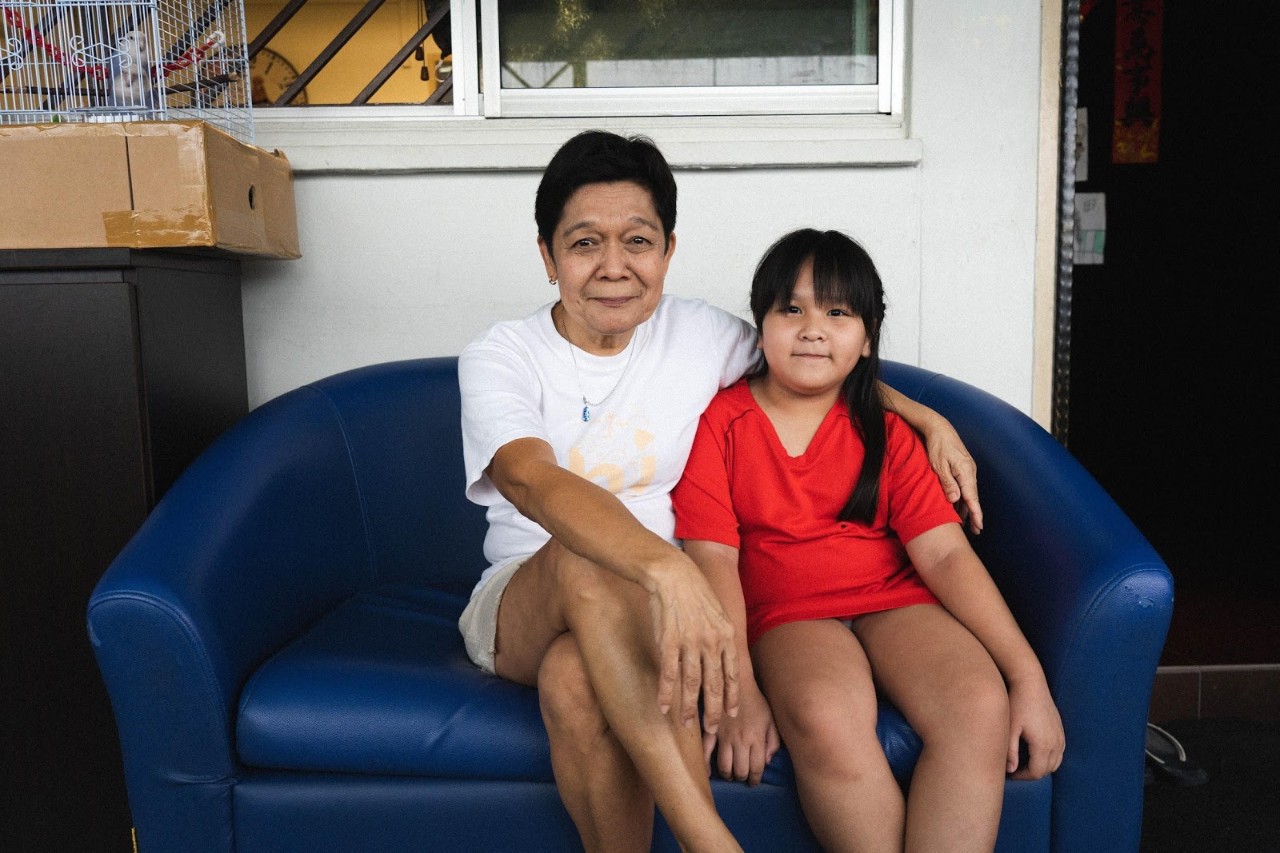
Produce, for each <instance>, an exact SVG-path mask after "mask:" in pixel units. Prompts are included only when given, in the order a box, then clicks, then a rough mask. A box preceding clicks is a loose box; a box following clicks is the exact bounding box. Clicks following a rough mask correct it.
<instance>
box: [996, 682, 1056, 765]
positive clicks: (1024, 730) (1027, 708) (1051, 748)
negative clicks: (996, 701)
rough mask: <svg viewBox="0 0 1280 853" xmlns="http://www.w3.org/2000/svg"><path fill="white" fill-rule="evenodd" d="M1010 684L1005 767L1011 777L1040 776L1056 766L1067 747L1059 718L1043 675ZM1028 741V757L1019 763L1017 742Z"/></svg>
mask: <svg viewBox="0 0 1280 853" xmlns="http://www.w3.org/2000/svg"><path fill="white" fill-rule="evenodd" d="M1035 681H1037V682H1039V683H1030V684H1027V683H1023V684H1019V683H1011V684H1010V685H1009V754H1008V765H1007V766H1008V771H1009V773H1011V774H1012V775H1013V778H1014V779H1039V778H1041V777H1042V776H1046V775H1048V774H1049V773H1052V772H1053V771H1055V770H1057V769H1058V767H1059V766H1060V765H1061V764H1062V754H1063V752H1064V751H1065V750H1066V742H1067V741H1066V735H1065V733H1064V732H1063V730H1062V718H1061V717H1060V716H1059V715H1058V708H1057V706H1056V705H1054V704H1053V699H1052V698H1051V697H1050V696H1049V688H1048V686H1047V685H1046V684H1045V683H1044V680H1043V679H1035ZM1020 741H1024V742H1025V743H1026V744H1027V761H1026V763H1025V764H1024V765H1023V766H1021V767H1020V766H1018V765H1019V762H1018V744H1019V742H1020Z"/></svg>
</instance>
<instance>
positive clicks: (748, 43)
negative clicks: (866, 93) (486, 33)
mask: <svg viewBox="0 0 1280 853" xmlns="http://www.w3.org/2000/svg"><path fill="white" fill-rule="evenodd" d="M497 9H498V14H497V17H498V32H499V46H500V62H501V68H502V75H501V84H502V87H503V88H504V89H544V88H588V89H590V88H623V89H625V88H636V87H686V86H691V87H706V86H711V87H718V86H812V85H827V86H831V85H835V86H850V85H871V84H875V83H876V82H877V54H878V49H879V37H878V33H877V27H878V18H879V15H878V3H877V2H876V0H774V1H773V2H764V0H498V3H497Z"/></svg>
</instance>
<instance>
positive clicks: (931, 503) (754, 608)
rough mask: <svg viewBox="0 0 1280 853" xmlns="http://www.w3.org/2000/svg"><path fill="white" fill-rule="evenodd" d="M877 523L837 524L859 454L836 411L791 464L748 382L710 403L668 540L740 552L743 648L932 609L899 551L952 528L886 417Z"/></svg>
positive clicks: (906, 433)
mask: <svg viewBox="0 0 1280 853" xmlns="http://www.w3.org/2000/svg"><path fill="white" fill-rule="evenodd" d="M885 427H886V433H887V436H886V448H885V462H884V471H883V473H882V474H881V477H880V499H879V504H878V506H877V509H876V518H875V523H873V524H871V525H870V526H868V525H865V524H861V523H858V522H851V521H841V520H840V519H839V517H838V516H839V514H840V510H841V509H843V508H844V505H845V503H846V502H847V501H848V499H849V495H850V493H851V492H852V491H853V486H854V483H855V482H856V481H857V477H858V472H859V471H860V470H861V469H862V459H863V455H864V448H863V444H862V439H861V437H860V436H859V435H858V433H857V432H856V431H855V430H854V428H853V423H852V421H851V419H850V417H849V411H848V409H847V407H846V406H845V405H844V402H843V401H839V402H837V403H836V405H835V406H833V407H832V409H831V411H830V412H828V413H827V416H826V418H825V419H824V420H823V422H822V424H821V426H819V427H818V431H817V432H816V433H815V434H814V436H813V440H812V441H810V442H809V446H808V448H807V449H806V450H805V452H804V453H803V454H801V455H800V456H796V457H792V456H790V455H788V453H787V451H786V449H785V448H784V447H783V446H782V442H781V441H780V440H779V438H778V434H777V432H776V431H775V430H774V428H773V423H772V422H771V421H770V420H769V417H768V416H767V415H766V414H765V413H764V411H763V410H762V409H761V408H760V407H759V406H758V405H757V404H756V401H755V398H754V397H753V396H752V394H751V389H750V388H749V387H748V386H747V383H746V381H745V380H743V381H740V382H738V383H737V384H735V385H732V386H730V387H728V388H726V389H724V390H723V391H721V392H720V393H719V394H717V395H716V397H715V398H714V399H713V400H712V401H711V404H710V405H709V406H708V407H707V410H706V412H704V413H703V415H702V418H701V420H700V421H699V423H698V433H697V436H696V438H695V439H694V442H693V450H692V452H691V453H690V455H689V462H688V464H687V465H686V466H685V470H684V476H683V478H682V479H681V480H680V483H679V485H677V486H676V489H675V491H674V492H673V493H672V500H673V503H674V507H675V513H676V536H677V537H679V538H681V539H703V540H708V541H712V542H720V543H722V544H725V545H729V546H731V547H734V548H737V549H738V575H739V577H740V578H741V580H742V591H743V593H744V595H745V597H746V604H747V633H748V641H749V642H750V643H754V642H755V641H756V640H757V639H759V637H760V636H761V635H762V634H764V632H765V631H767V630H769V629H770V628H773V627H776V626H777V625H782V624H785V623H787V622H795V621H800V620H807V619H825V618H841V619H843V618H849V617H853V616H859V615H861V614H864V613H871V612H874V611H877V610H888V609H891V608H895V607H905V606H907V605H909V604H921V603H926V602H928V603H936V602H937V599H936V598H935V597H934V596H933V594H932V593H931V592H929V590H928V588H927V587H926V586H925V585H924V582H923V581H922V580H921V579H920V577H919V575H917V574H916V571H915V569H914V568H912V566H911V563H910V561H909V560H908V558H907V552H906V549H905V548H904V547H903V543H904V542H909V541H911V539H913V538H914V537H916V536H918V535H919V534H921V533H924V532H925V531H927V530H931V529H932V528H934V527H937V526H938V525H941V524H949V523H951V524H959V523H960V517H959V515H958V514H957V513H956V511H955V508H954V507H952V506H951V504H950V503H948V502H947V499H946V497H945V496H944V495H943V493H942V486H941V485H940V484H939V483H938V478H937V476H936V475H935V474H934V473H933V470H932V469H931V468H930V467H929V460H928V458H927V457H926V455H925V452H924V447H923V445H922V444H921V442H920V439H919V437H918V436H917V435H916V434H915V432H914V431H913V430H912V429H911V427H910V425H908V424H907V423H906V422H905V421H904V420H902V418H900V417H899V416H898V415H896V414H893V413H892V412H887V413H886V414H885Z"/></svg>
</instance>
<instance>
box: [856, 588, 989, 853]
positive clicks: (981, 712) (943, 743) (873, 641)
mask: <svg viewBox="0 0 1280 853" xmlns="http://www.w3.org/2000/svg"><path fill="white" fill-rule="evenodd" d="M854 632H855V633H856V635H857V637H858V639H860V640H861V641H862V647H863V648H864V649H865V650H866V653H867V656H868V658H869V659H870V661H871V667H872V669H873V671H874V672H875V677H876V682H877V684H878V685H879V687H880V688H881V689H882V690H883V691H884V693H885V695H886V696H887V697H888V698H889V700H890V701H892V702H893V703H894V705H896V706H897V708H898V709H899V710H900V711H901V712H902V714H903V716H905V717H906V718H907V721H908V722H910V723H911V726H912V728H913V729H915V731H916V733H917V734H919V735H920V737H921V739H922V740H923V741H924V748H923V750H922V751H921V753H920V759H919V761H918V762H917V763H916V767H915V771H914V773H913V775H912V777H911V789H910V794H909V795H908V799H907V830H906V849H907V850H908V851H935V850H948V851H956V853H964V851H990V850H991V849H993V848H994V847H995V841H996V831H997V829H998V828H999V823H1000V807H1001V804H1002V802H1003V797H1004V781H1005V766H1004V762H1005V752H1006V749H1007V738H1008V731H1009V698H1008V694H1007V692H1006V690H1005V686H1004V680H1003V678H1002V677H1001V675H1000V672H999V670H998V669H997V668H996V665H995V663H994V662H993V661H992V660H991V656H990V655H989V654H988V653H987V650H986V649H985V648H984V647H983V646H982V644H981V643H979V642H978V640H977V638H975V637H974V636H973V634H971V633H970V632H969V631H968V629H966V628H965V627H964V626H963V625H961V624H960V623H959V622H957V621H956V620H955V618H953V617H952V616H951V614H950V613H948V612H947V611H946V610H945V609H944V608H942V607H939V606H934V605H920V606H916V607H904V608H901V609H898V610H888V611H884V612H882V613H873V614H868V615H866V616H863V617H861V618H859V619H858V620H856V621H855V622H854Z"/></svg>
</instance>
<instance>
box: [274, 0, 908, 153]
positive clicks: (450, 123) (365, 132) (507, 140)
mask: <svg viewBox="0 0 1280 853" xmlns="http://www.w3.org/2000/svg"><path fill="white" fill-rule="evenodd" d="M906 2H907V0H881V3H882V5H881V9H880V16H881V17H880V40H881V45H880V61H878V63H877V64H878V68H879V75H880V81H881V82H880V83H879V84H877V85H876V87H874V88H875V89H876V90H877V91H876V96H875V97H876V105H875V109H876V111H875V112H862V113H854V112H850V111H835V112H833V111H831V110H830V109H824V110H818V109H816V108H814V110H813V112H806V113H797V112H796V111H795V110H794V107H795V105H796V104H795V101H794V100H792V101H791V103H790V106H791V107H792V110H791V111H790V112H782V111H779V112H773V113H770V112H760V113H756V112H755V111H754V110H753V111H752V112H751V113H750V114H742V113H739V114H734V115H729V114H724V115H671V114H646V111H645V110H642V109H641V108H640V107H641V106H643V99H644V98H645V97H648V96H649V95H651V94H652V93H647V94H644V95H640V96H638V99H637V103H636V104H634V105H633V108H632V109H628V110H627V111H625V112H622V113H619V112H618V111H617V110H612V111H610V110H608V109H605V110H603V111H600V112H597V113H594V114H590V115H581V114H576V113H583V112H585V110H584V109H583V104H584V103H589V102H590V101H592V100H593V99H598V96H599V94H600V91H601V90H595V92H594V93H593V92H592V91H591V90H578V91H576V92H574V93H573V95H572V97H573V98H574V99H576V101H577V102H576V103H574V104H573V108H572V109H571V110H570V112H573V113H575V115H554V114H552V115H548V113H551V112H554V110H552V109H550V108H544V109H541V110H533V109H531V108H530V107H529V106H528V104H530V103H532V102H534V101H535V100H536V97H535V98H524V99H523V100H524V101H525V104H523V105H522V104H520V103H519V102H520V101H521V100H522V98H520V97H516V98H513V97H512V94H513V92H512V91H508V92H506V93H503V94H502V95H500V96H499V98H497V99H489V100H488V102H486V98H485V95H484V94H482V92H481V86H480V83H481V81H480V68H479V62H478V56H477V52H476V51H455V55H454V64H453V104H452V106H450V105H439V106H430V107H428V106H406V105H382V106H360V107H354V106H333V107H275V108H272V109H269V110H258V111H256V112H255V115H254V125H255V133H256V140H257V144H258V145H259V146H260V147H263V148H267V149H269V150H270V149H279V150H280V151H282V152H284V153H285V154H286V155H287V156H288V158H289V161H290V163H291V165H292V166H293V170H294V172H295V173H298V174H308V173H314V174H340V173H370V172H371V173H383V174H394V173H422V172H433V171H493V170H537V169H541V168H542V167H543V166H545V165H546V163H547V161H548V160H549V159H550V157H551V155H552V154H554V153H555V150H556V148H557V147H559V145H560V144H561V143H562V142H564V140H565V139H567V138H568V137H569V136H570V135H572V134H573V133H575V132H577V131H579V130H584V129H587V128H603V129H606V130H614V131H617V132H620V133H628V134H631V133H643V134H646V135H648V136H651V137H652V138H653V139H654V140H655V141H657V142H658V144H659V145H660V146H661V147H662V150H663V153H664V154H665V155H666V156H667V159H668V160H669V161H670V162H671V164H672V166H674V167H675V168H678V169H679V168H695V169H696V168H753V167H763V168H777V167H810V166H843V165H874V166H912V165H915V164H917V163H919V162H920V160H921V156H922V146H921V143H920V141H919V140H917V139H911V138H909V136H908V134H907V122H906V118H905V115H904V100H905V98H904V90H905V86H904V83H905V78H906V56H907V52H908V51H907V45H906V26H905V21H906ZM494 3H495V0H453V3H452V4H451V12H452V17H451V19H450V20H451V24H452V28H453V29H452V36H453V43H454V44H455V45H463V44H466V45H474V44H476V43H477V41H476V36H477V35H478V31H477V27H478V20H479V19H478V17H477V12H478V10H479V9H480V8H481V7H482V6H489V5H493V4H494ZM489 17H492V16H489ZM494 37H495V38H496V33H495V34H494ZM886 42H887V45H886ZM485 73H486V75H488V74H490V73H496V72H490V71H488V70H486V72H485ZM484 88H485V90H486V91H494V90H493V89H492V88H491V84H490V82H489V81H488V79H486V80H485V87H484ZM751 88H753V89H756V87H751ZM760 88H765V87H760ZM775 88H777V87H775ZM799 88H806V89H808V88H814V89H838V88H843V89H845V90H848V89H853V88H865V87H799ZM548 91H551V90H542V91H539V92H530V93H527V94H530V95H534V96H544V106H545V105H546V104H550V105H551V106H555V103H554V102H555V98H545V95H546V92H548ZM756 91H757V92H759V89H756ZM583 92H585V94H583ZM563 93H564V90H560V94H563ZM686 94H690V95H693V96H694V97H703V98H710V99H714V98H715V97H719V96H721V95H722V94H723V90H722V92H721V93H716V92H714V91H712V92H701V91H699V92H692V93H689V92H686ZM785 94H786V95H790V94H791V93H790V92H787V93H785ZM823 94H827V95H829V94H831V93H829V92H828V93H823ZM846 94H847V92H846ZM613 96H614V94H613V92H612V91H611V93H610V97H613ZM732 96H733V97H740V93H738V92H736V91H734V93H733V95H732ZM663 98H665V99H667V100H669V99H670V97H669V95H668V94H667V93H664V94H663ZM495 100H496V101H498V102H497V103H494V101H495ZM768 102H769V101H768V99H767V98H766V99H765V100H764V101H762V102H761V103H768ZM779 106H782V105H779ZM851 108H852V107H851V106H850V107H846V110H848V109H851Z"/></svg>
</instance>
